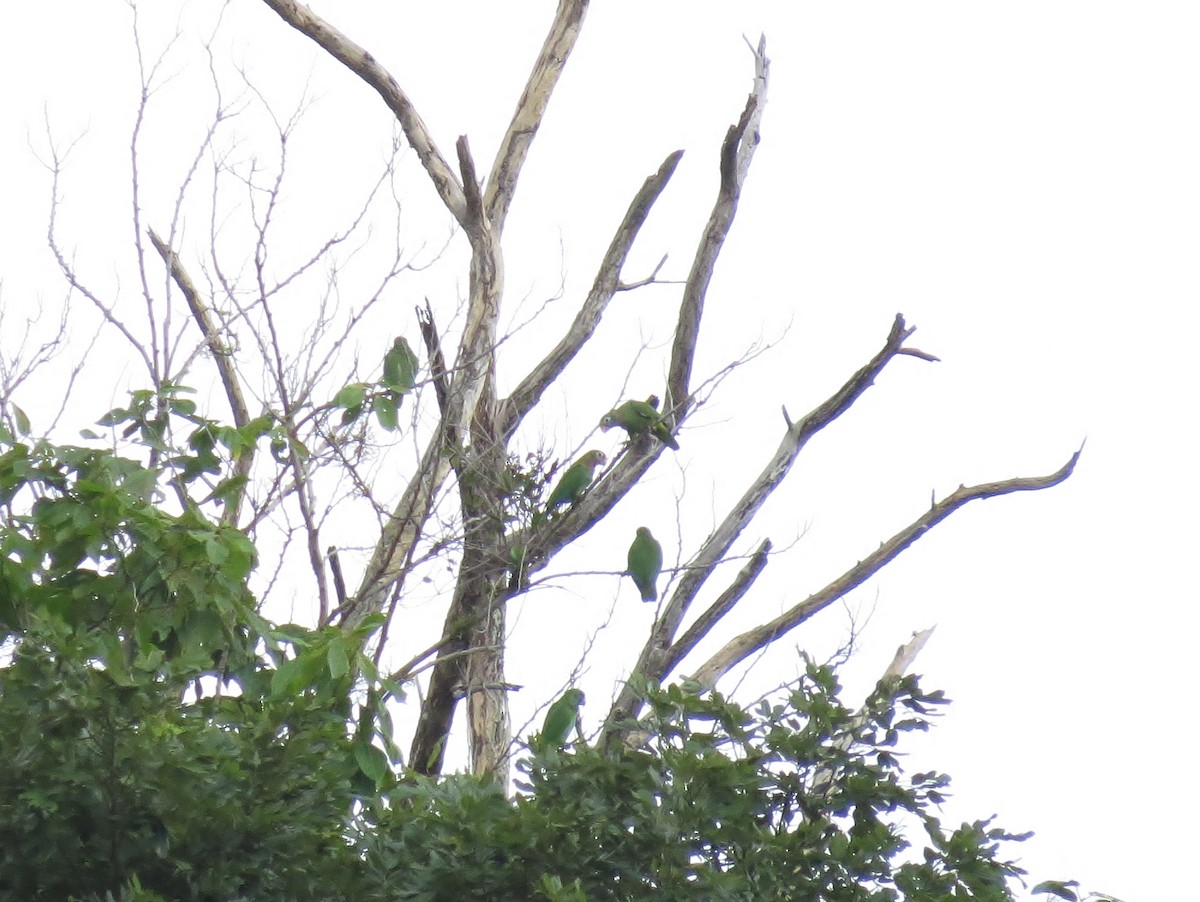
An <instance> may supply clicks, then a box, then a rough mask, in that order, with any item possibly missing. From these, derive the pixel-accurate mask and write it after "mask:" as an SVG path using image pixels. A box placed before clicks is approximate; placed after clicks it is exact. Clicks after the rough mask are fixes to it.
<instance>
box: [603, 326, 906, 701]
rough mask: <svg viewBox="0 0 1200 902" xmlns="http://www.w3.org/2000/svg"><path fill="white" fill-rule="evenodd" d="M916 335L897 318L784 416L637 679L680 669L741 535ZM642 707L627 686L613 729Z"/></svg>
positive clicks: (689, 574) (696, 558) (667, 615)
mask: <svg viewBox="0 0 1200 902" xmlns="http://www.w3.org/2000/svg"><path fill="white" fill-rule="evenodd" d="M913 331H914V330H913V329H910V328H906V326H905V323H904V317H903V316H901V315H899V314H897V315H896V319H895V320H894V321H893V323H892V328H891V330H890V331H889V332H888V336H887V340H886V341H885V342H884V345H883V347H882V348H881V349H880V350H879V352H878V353H876V354H875V356H874V357H872V358H871V360H870V361H868V362H867V364H866V365H865V366H863V367H861V368H859V369H858V370H857V371H856V372H855V373H854V374H853V375H852V376H851V377H850V378H849V379H848V380H847V381H846V382H845V384H843V385H842V387H841V388H839V389H838V390H837V391H836V392H834V394H833V395H832V396H831V397H829V398H828V399H827V400H826V401H825V402H824V403H822V404H821V405H819V406H818V407H817V408H816V409H815V410H813V411H812V412H811V413H809V414H808V415H807V416H805V417H804V418H803V419H801V420H800V422H798V423H793V422H792V421H791V420H790V419H788V417H787V414H786V411H785V412H784V421H785V423H786V429H785V431H784V435H783V438H782V439H781V441H780V443H779V448H778V449H777V450H776V452H775V455H774V456H773V457H772V458H771V460H770V462H768V464H767V466H766V467H765V468H764V469H763V471H762V472H761V473H760V474H759V475H758V477H757V478H756V479H755V480H754V482H753V483H752V484H751V485H750V487H749V488H748V489H746V492H745V494H743V495H742V497H741V499H740V500H739V501H738V502H737V503H736V504H734V505H733V507H732V508H731V509H730V511H729V513H728V514H726V516H725V519H724V520H722V521H721V523H720V524H719V525H718V526H717V528H716V530H715V531H714V532H713V533H712V535H710V536H709V537H708V538H707V539H706V540H705V542H704V544H703V545H701V547H700V549H699V550H698V551H697V552H696V553H695V555H693V556H692V559H691V560H690V561H688V563H687V565H686V566H685V568H684V575H683V578H682V579H681V580H680V581H679V585H678V586H676V588H675V591H674V592H673V593H672V594H671V598H670V601H669V602H668V603H667V605H666V607H665V609H664V610H663V612H662V615H661V617H660V619H659V620H658V622H657V623H655V626H654V630H653V632H652V634H651V636H650V637H649V638H648V639H647V641H646V643H645V645H644V646H643V648H642V651H641V654H640V655H639V657H638V662H637V665H636V666H635V668H634V670H633V672H634V673H635V674H637V675H638V676H640V677H641V678H642V679H645V680H662V679H663V678H665V677H666V675H667V673H668V672H669V670H668V669H667V664H668V662H670V665H671V666H672V667H674V666H676V665H677V664H678V663H679V661H680V660H681V656H675V655H674V654H673V650H672V647H673V640H674V637H675V634H676V632H677V631H678V629H679V626H680V624H681V623H682V622H683V618H684V615H685V614H686V613H687V610H688V608H689V607H690V605H691V603H692V601H693V600H694V599H695V598H696V596H697V595H698V593H699V591H700V589H701V587H702V586H703V585H704V583H705V582H706V581H707V580H708V578H709V577H710V576H711V575H712V573H713V572H714V570H715V569H716V567H717V565H718V564H719V563H720V562H721V561H722V560H724V559H725V557H726V555H727V554H728V553H729V549H730V548H731V547H732V546H733V543H734V542H735V541H736V540H737V538H738V536H740V535H741V533H742V530H744V529H745V528H746V526H747V525H748V524H749V523H750V521H751V520H753V519H754V517H755V516H756V515H757V513H758V511H759V509H760V508H761V507H762V505H763V504H764V503H765V502H766V500H767V498H769V497H770V495H771V493H772V492H774V491H775V489H777V488H778V487H779V486H780V485H781V484H782V482H783V480H784V479H785V478H786V477H787V475H788V473H789V472H790V471H791V468H792V465H793V464H794V463H795V461H796V458H797V457H798V456H799V454H800V451H801V449H803V448H804V446H805V445H806V444H808V441H809V439H811V438H812V437H813V436H814V435H816V434H817V433H818V432H820V431H821V430H822V429H824V428H825V427H826V426H828V425H829V424H830V423H832V422H833V421H834V420H835V419H837V418H838V417H839V416H841V415H842V414H843V413H845V412H846V411H847V410H849V409H850V407H851V406H852V405H853V404H854V402H855V401H857V400H858V398H860V397H861V396H862V394H863V393H864V392H865V391H866V390H867V389H868V388H869V387H870V386H871V385H872V384H873V383H874V381H875V379H876V377H877V376H878V375H879V374H880V373H881V372H882V371H883V369H884V367H886V366H887V365H888V363H889V362H891V360H892V359H893V358H895V357H897V356H899V355H900V351H901V350H902V348H903V347H904V342H905V340H906V339H907V338H908V337H909V336H910V335H912V333H913ZM593 494H600V492H597V491H595V490H593ZM591 497H592V496H591V495H589V497H588V498H587V499H585V501H584V505H581V506H586V505H587V503H588V501H590V500H591ZM734 601H736V599H734ZM711 628H712V624H708V625H707V626H706V627H704V629H705V630H706V631H707V630H708V629H711ZM699 638H700V637H699V636H695V637H691V638H689V641H693V639H694V640H695V641H698V640H699ZM638 704H639V699H638V696H637V694H636V691H635V689H634V688H633V682H629V681H627V682H626V684H625V686H624V688H622V690H621V692H620V694H619V695H618V697H617V701H616V702H615V703H614V704H613V707H612V710H611V711H610V713H609V717H608V718H607V722H608V723H610V724H613V723H617V722H620V721H623V720H625V719H627V718H629V717H631V716H633V714H634V712H635V711H636V709H637V706H638Z"/></svg>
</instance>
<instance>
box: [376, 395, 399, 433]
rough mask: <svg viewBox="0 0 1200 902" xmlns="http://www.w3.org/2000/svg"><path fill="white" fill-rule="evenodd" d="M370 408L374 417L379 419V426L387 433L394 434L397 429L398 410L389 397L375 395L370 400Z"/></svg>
mask: <svg viewBox="0 0 1200 902" xmlns="http://www.w3.org/2000/svg"><path fill="white" fill-rule="evenodd" d="M372 407H374V408H375V416H376V417H378V418H379V425H380V426H382V427H383V428H384V429H386V430H387V431H388V432H395V431H396V430H397V429H398V428H399V426H400V416H399V410H398V409H397V406H396V401H395V399H394V398H393V397H392V396H391V395H383V394H380V395H376V396H375V397H374V398H373V399H372Z"/></svg>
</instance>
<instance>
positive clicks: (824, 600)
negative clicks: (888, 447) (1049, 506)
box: [695, 448, 1083, 686]
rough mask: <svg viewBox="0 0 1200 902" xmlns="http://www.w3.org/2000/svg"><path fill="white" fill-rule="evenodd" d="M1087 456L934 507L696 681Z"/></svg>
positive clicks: (713, 677) (961, 493)
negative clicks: (973, 513) (946, 527)
mask: <svg viewBox="0 0 1200 902" xmlns="http://www.w3.org/2000/svg"><path fill="white" fill-rule="evenodd" d="M1082 451H1083V449H1082V448H1080V449H1079V451H1076V452H1075V453H1074V454H1072V455H1071V459H1070V460H1068V461H1067V462H1066V463H1065V464H1064V465H1063V466H1062V467H1060V468H1059V469H1058V470H1056V471H1055V472H1053V473H1051V474H1049V475H1047V476H1031V477H1016V478H1013V479H1005V480H1003V481H1001V482H989V483H985V484H983V485H977V486H971V487H970V488H967V487H965V486H960V487H959V489H958V491H956V492H954V493H953V494H952V495H950V496H948V497H947V498H943V499H942V500H941V501H939V502H937V503H936V504H934V505H933V506H932V507H931V508H930V509H929V510H928V511H926V512H925V514H923V515H922V516H921V517H918V518H917V519H916V520H914V521H913V522H912V523H910V524H909V525H908V526H906V527H905V528H904V529H902V530H900V532H898V533H896V534H895V535H894V536H892V537H891V538H890V539H888V540H887V541H886V542H884V543H883V544H882V545H880V546H879V548H878V549H877V550H875V551H874V552H872V553H871V554H869V555H867V556H866V557H865V558H863V560H861V561H859V562H858V563H857V564H855V565H854V566H853V567H851V568H850V569H849V570H847V571H846V572H845V573H843V574H842V575H841V576H840V577H838V578H837V579H835V580H834V581H833V582H831V583H830V584H829V585H827V586H826V587H825V588H823V589H821V590H820V591H819V592H816V593H814V594H813V595H810V596H809V597H808V598H806V599H805V600H804V601H802V602H800V603H799V604H797V605H795V606H794V607H792V608H790V609H789V610H787V611H785V612H784V613H783V614H780V615H779V616H778V617H776V618H775V619H774V620H772V621H770V622H769V623H764V624H763V625H761V626H758V627H755V628H754V629H752V630H748V631H746V632H744V633H742V634H741V635H740V636H737V637H736V638H734V639H732V640H730V641H729V642H728V643H727V644H726V645H725V647H724V648H722V649H721V650H720V651H718V652H717V653H716V654H715V655H713V656H712V657H711V658H710V659H709V660H708V661H707V662H705V663H704V664H703V665H701V667H700V668H699V669H698V670H697V671H696V672H695V679H696V680H698V681H699V682H700V683H703V684H704V685H706V686H713V685H716V682H717V680H719V679H720V678H721V677H722V676H724V675H725V674H726V673H728V672H729V670H730V669H731V668H732V667H735V666H736V665H737V664H738V663H739V662H741V661H744V660H745V659H746V658H747V657H748V656H749V655H752V654H754V653H755V652H756V651H757V650H758V649H760V648H763V647H764V646H766V645H768V644H770V643H771V642H773V641H775V640H776V639H778V638H779V637H780V636H782V635H784V634H785V633H787V632H788V631H789V630H792V629H794V628H795V627H797V626H799V625H800V624H801V623H803V622H804V621H805V620H807V619H808V618H810V617H812V616H813V615H814V614H816V613H817V612H818V611H820V610H822V609H823V608H825V607H827V606H828V605H830V604H832V603H833V602H835V601H837V600H838V599H839V598H841V597H842V596H843V595H845V594H846V593H847V592H849V591H851V590H852V589H854V588H856V587H857V586H860V585H862V583H864V582H865V581H866V580H868V579H870V578H871V577H872V576H874V575H875V574H876V573H878V572H879V570H880V569H881V568H882V567H884V565H886V564H887V563H889V562H890V561H892V560H893V559H894V558H895V557H896V556H897V555H899V554H900V553H901V552H902V551H904V549H906V548H907V547H908V546H909V545H911V544H912V543H913V542H915V541H916V540H917V539H919V538H920V537H921V536H923V535H924V534H925V533H926V532H928V531H929V530H930V529H932V528H933V527H934V526H936V525H937V524H938V523H940V522H941V521H942V520H944V519H946V518H947V517H948V516H950V515H951V514H952V513H954V512H955V511H956V510H958V509H959V508H960V507H962V506H963V505H965V504H966V503H968V502H969V501H975V500H977V499H981V498H995V497H997V496H999V495H1007V494H1009V493H1010V492H1035V491H1038V490H1040V489H1048V488H1050V487H1051V486H1055V485H1058V484H1059V483H1060V482H1062V481H1063V480H1064V479H1066V478H1067V477H1068V476H1070V475H1071V472H1072V471H1073V470H1074V469H1075V464H1076V462H1077V461H1078V460H1079V455H1080V454H1081V453H1082Z"/></svg>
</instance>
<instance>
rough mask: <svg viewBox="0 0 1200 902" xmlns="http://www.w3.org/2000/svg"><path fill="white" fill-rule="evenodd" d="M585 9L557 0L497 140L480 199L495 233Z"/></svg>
mask: <svg viewBox="0 0 1200 902" xmlns="http://www.w3.org/2000/svg"><path fill="white" fill-rule="evenodd" d="M587 8H588V0H559V4H558V11H557V12H556V13H555V14H554V22H553V23H552V24H551V26H550V32H549V33H548V34H547V35H546V40H545V41H544V42H543V43H542V49H541V52H540V53H539V54H538V58H537V61H536V62H535V63H534V64H533V70H532V71H531V72H530V73H529V80H528V81H527V82H526V83H525V91H524V93H522V94H521V99H520V100H519V101H518V102H517V109H516V111H515V112H514V113H513V117H512V121H511V122H510V123H509V124H508V130H507V131H506V132H505V133H504V138H503V140H501V142H500V149H499V151H497V153H496V159H495V162H494V163H493V164H492V171H491V174H490V175H489V176H488V181H487V191H486V194H485V195H484V202H483V211H484V215H485V216H487V220H488V222H490V223H491V225H492V228H493V229H494V230H495V232H496V234H497V235H499V234H502V233H503V231H504V220H505V218H506V217H507V216H508V208H509V205H510V204H511V203H512V199H513V193H514V192H515V191H516V187H517V179H518V178H519V177H520V174H521V167H522V166H524V164H525V159H526V157H527V156H528V155H529V147H530V145H532V144H533V139H534V136H535V135H536V134H537V131H538V128H539V127H540V126H541V124H542V117H543V116H544V115H545V113H546V106H547V104H549V102H550V96H551V94H553V93H554V87H555V85H557V84H558V79H559V76H560V75H562V70H563V67H564V66H566V64H567V57H569V56H570V55H571V51H572V50H573V49H574V48H575V41H576V40H577V39H578V38H579V29H580V27H581V26H582V25H583V18H584V16H585V15H586V14H587Z"/></svg>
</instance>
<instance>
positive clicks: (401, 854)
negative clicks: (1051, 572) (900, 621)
mask: <svg viewBox="0 0 1200 902" xmlns="http://www.w3.org/2000/svg"><path fill="white" fill-rule="evenodd" d="M837 688H838V687H837V685H836V682H835V681H834V677H833V674H832V672H831V671H829V670H828V669H825V668H820V667H813V668H811V669H810V671H809V674H808V677H807V678H806V679H805V680H803V681H802V682H801V683H800V684H799V685H798V686H797V687H796V688H795V689H794V690H793V691H792V692H791V693H790V696H789V697H788V698H787V699H786V701H785V702H783V703H781V704H778V705H773V706H771V705H766V704H763V705H762V706H760V707H759V708H758V709H757V710H756V711H754V712H747V711H745V710H743V709H741V708H739V707H738V706H737V705H735V704H733V703H731V702H730V701H728V700H726V699H724V698H721V697H720V696H719V695H715V694H712V693H702V692H700V691H699V690H698V688H697V687H671V688H669V689H666V690H655V689H650V690H649V691H648V692H647V697H648V699H649V701H650V713H649V715H648V716H647V718H645V719H644V720H642V721H641V722H639V723H636V724H630V725H629V727H630V730H631V733H629V734H628V735H632V736H635V737H637V736H642V737H644V738H645V740H646V742H645V744H644V745H643V746H642V747H640V748H634V749H629V748H622V749H620V750H619V751H617V752H615V753H614V752H605V751H603V750H600V749H596V748H589V747H582V746H581V747H576V748H575V749H574V750H573V751H571V752H567V753H561V752H558V751H556V750H548V751H546V752H545V753H544V754H541V755H538V756H536V757H534V758H532V759H528V760H527V761H525V762H524V763H523V765H522V770H523V771H524V773H525V774H526V777H527V781H526V782H525V783H523V784H522V786H521V788H522V794H521V795H520V796H518V797H517V798H516V799H515V800H511V801H510V800H508V799H506V798H505V796H504V793H503V792H502V791H501V790H500V789H499V788H498V787H496V786H494V785H492V784H489V783H488V782H486V781H481V780H471V779H467V778H462V777H460V778H455V779H451V780H448V781H443V782H441V783H436V782H433V781H414V782H411V783H406V784H402V785H400V786H399V787H397V789H396V790H394V791H393V792H392V793H391V794H390V800H391V802H392V804H391V805H390V807H388V808H386V809H379V810H375V811H372V812H371V818H369V820H370V822H371V825H372V829H371V830H369V831H368V832H367V833H366V834H365V837H364V839H365V845H366V848H367V849H368V850H369V854H367V856H366V863H367V867H368V869H369V871H370V872H371V873H372V874H373V875H374V876H375V878H376V879H380V880H383V881H390V882H391V885H392V887H393V893H394V895H393V896H392V897H391V898H396V899H414V900H416V899H419V900H437V899H454V898H473V899H518V898H520V899H532V898H547V899H553V900H559V902H582V900H595V899H613V900H618V899H620V900H637V899H681V900H682V899H746V900H750V899H754V900H765V899H824V900H838V902H841V900H847V902H849V900H898V899H908V900H946V899H953V898H971V899H980V900H996V902H1001V900H1009V899H1012V898H1013V896H1012V887H1013V885H1014V883H1016V882H1017V878H1019V877H1020V875H1021V873H1022V872H1021V870H1020V869H1019V868H1018V867H1016V866H1015V865H1014V864H1012V863H1011V862H1009V861H1007V860H1005V859H1004V858H1002V857H1000V855H999V852H1000V849H1001V847H1002V845H1003V844H1004V843H1007V842H1011V841H1017V840H1021V839H1023V838H1024V837H1023V836H1015V835H1012V834H1009V833H1006V832H1004V831H1002V830H1000V829H997V828H995V827H992V826H991V825H990V824H989V823H988V822H986V821H980V822H976V823H973V824H963V825H962V826H961V827H959V828H957V829H954V830H950V831H947V830H945V829H944V828H943V827H942V825H941V823H940V822H939V820H938V819H937V817H935V816H934V814H933V808H934V807H935V806H936V803H937V802H938V800H939V799H940V796H939V795H938V793H939V791H940V790H941V789H942V788H944V786H945V784H946V782H947V781H946V778H945V777H943V776H940V775H937V774H917V775H914V776H913V777H911V778H907V779H906V778H905V777H904V775H903V774H902V773H901V771H900V768H899V766H898V764H897V760H896V758H895V756H894V755H893V754H892V752H891V748H892V747H893V746H894V745H895V743H896V741H897V740H898V738H899V736H900V735H901V734H902V733H904V732H905V731H908V730H914V729H924V728H925V726H926V724H927V720H926V716H925V712H926V710H927V709H929V708H930V707H931V706H935V705H938V704H941V703H943V699H942V698H941V697H940V695H939V694H936V693H934V694H929V695H926V694H923V693H922V692H921V691H920V689H919V688H918V686H917V684H916V682H915V680H913V679H906V680H903V681H900V682H899V683H897V684H895V685H893V686H892V687H890V688H889V689H888V690H886V691H884V690H881V691H880V692H879V694H877V695H876V696H875V697H874V698H873V699H872V700H871V701H870V703H869V704H868V706H867V708H866V709H865V711H864V712H862V713H860V714H856V713H855V712H852V711H850V710H849V709H847V708H846V707H845V706H843V705H842V704H841V703H840V702H839V701H838V699H837ZM901 711H902V712H905V716H903V717H899V716H898V714H897V712H901ZM906 815H907V816H908V817H907V820H908V822H909V823H908V825H907V826H908V828H910V829H914V828H915V829H916V830H918V831H920V830H921V828H923V829H924V833H925V840H926V841H925V844H924V849H923V853H922V854H912V853H911V850H910V848H909V840H908V839H906V837H905V816H906Z"/></svg>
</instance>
